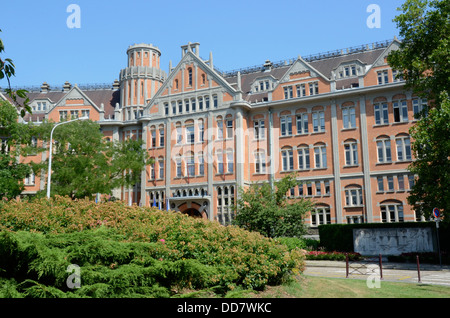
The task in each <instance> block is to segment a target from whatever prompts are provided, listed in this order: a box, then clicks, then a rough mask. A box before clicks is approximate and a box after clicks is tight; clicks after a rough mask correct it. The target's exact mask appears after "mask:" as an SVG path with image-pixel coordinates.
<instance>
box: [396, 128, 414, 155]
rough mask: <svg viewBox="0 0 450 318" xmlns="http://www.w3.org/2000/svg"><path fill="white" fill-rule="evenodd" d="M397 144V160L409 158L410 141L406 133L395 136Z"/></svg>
mask: <svg viewBox="0 0 450 318" xmlns="http://www.w3.org/2000/svg"><path fill="white" fill-rule="evenodd" d="M395 144H396V146H397V161H409V160H411V141H410V139H409V136H408V135H406V134H399V135H397V136H396V137H395Z"/></svg>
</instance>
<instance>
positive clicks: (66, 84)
mask: <svg viewBox="0 0 450 318" xmlns="http://www.w3.org/2000/svg"><path fill="white" fill-rule="evenodd" d="M71 88H72V85H71V84H70V83H69V82H67V81H66V82H65V83H64V86H63V91H64V92H68V91H69V90H70V89H71Z"/></svg>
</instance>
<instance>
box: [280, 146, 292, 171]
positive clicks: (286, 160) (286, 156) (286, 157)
mask: <svg viewBox="0 0 450 318" xmlns="http://www.w3.org/2000/svg"><path fill="white" fill-rule="evenodd" d="M281 159H282V167H281V168H282V171H290V170H294V156H293V152H292V149H283V150H281Z"/></svg>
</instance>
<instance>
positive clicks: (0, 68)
mask: <svg viewBox="0 0 450 318" xmlns="http://www.w3.org/2000/svg"><path fill="white" fill-rule="evenodd" d="M0 32H2V30H0ZM4 50H5V46H4V44H3V41H2V39H0V53H2V52H3V51H4ZM15 75H16V70H15V65H14V63H13V61H12V60H11V59H10V58H5V59H2V58H1V57H0V80H2V79H4V78H6V80H7V82H8V88H6V89H5V92H6V94H8V95H9V97H11V99H12V101H13V103H14V105H15V106H16V107H17V109H18V110H19V111H20V115H21V116H22V117H24V116H25V114H26V112H29V113H30V114H31V107H30V105H29V102H30V99H29V98H28V97H27V92H28V91H27V90H24V89H18V90H16V91H14V90H12V89H11V81H10V78H11V77H12V76H15ZM18 99H22V101H19V100H18Z"/></svg>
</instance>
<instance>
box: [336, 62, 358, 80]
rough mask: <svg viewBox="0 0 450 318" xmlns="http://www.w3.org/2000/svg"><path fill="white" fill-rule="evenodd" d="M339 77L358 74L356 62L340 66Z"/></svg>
mask: <svg viewBox="0 0 450 318" xmlns="http://www.w3.org/2000/svg"><path fill="white" fill-rule="evenodd" d="M337 73H338V74H339V78H346V77H352V76H357V75H358V74H357V68H356V64H350V65H344V66H341V67H339V68H338V70H337Z"/></svg>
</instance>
